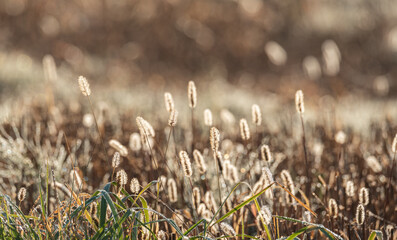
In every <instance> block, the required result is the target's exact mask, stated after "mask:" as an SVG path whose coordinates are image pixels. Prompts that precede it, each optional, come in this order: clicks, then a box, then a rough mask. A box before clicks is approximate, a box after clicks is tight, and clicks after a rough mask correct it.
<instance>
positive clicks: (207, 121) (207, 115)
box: [204, 109, 212, 127]
mask: <svg viewBox="0 0 397 240" xmlns="http://www.w3.org/2000/svg"><path fill="white" fill-rule="evenodd" d="M204 125H205V126H208V127H211V126H212V112H211V110H209V109H205V110H204Z"/></svg>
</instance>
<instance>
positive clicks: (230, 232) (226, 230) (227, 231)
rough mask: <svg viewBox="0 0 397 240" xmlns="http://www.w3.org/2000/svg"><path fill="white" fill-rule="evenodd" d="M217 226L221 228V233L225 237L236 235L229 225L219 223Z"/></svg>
mask: <svg viewBox="0 0 397 240" xmlns="http://www.w3.org/2000/svg"><path fill="white" fill-rule="evenodd" d="M219 226H220V227H221V229H222V231H223V232H224V233H225V234H226V235H227V236H235V235H236V231H234V229H233V227H232V226H230V225H229V224H227V223H225V222H221V223H220V224H219Z"/></svg>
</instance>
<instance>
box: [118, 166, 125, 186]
mask: <svg viewBox="0 0 397 240" xmlns="http://www.w3.org/2000/svg"><path fill="white" fill-rule="evenodd" d="M116 181H117V182H118V184H120V186H122V187H123V186H125V185H126V184H127V181H128V176H127V173H126V172H125V171H124V169H121V170H119V171H118V172H117V174H116Z"/></svg>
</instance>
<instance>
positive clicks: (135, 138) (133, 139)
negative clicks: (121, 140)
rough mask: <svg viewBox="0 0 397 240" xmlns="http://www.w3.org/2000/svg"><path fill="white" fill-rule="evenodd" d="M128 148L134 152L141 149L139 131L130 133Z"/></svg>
mask: <svg viewBox="0 0 397 240" xmlns="http://www.w3.org/2000/svg"><path fill="white" fill-rule="evenodd" d="M129 146H130V149H131V150H132V151H134V152H138V151H139V150H141V148H142V145H141V136H140V135H139V133H133V134H131V135H130V142H129Z"/></svg>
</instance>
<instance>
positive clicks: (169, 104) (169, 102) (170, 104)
mask: <svg viewBox="0 0 397 240" xmlns="http://www.w3.org/2000/svg"><path fill="white" fill-rule="evenodd" d="M164 102H165V108H166V109H167V111H168V112H172V110H174V99H173V98H172V95H171V93H169V92H166V93H164Z"/></svg>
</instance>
